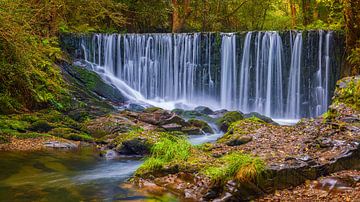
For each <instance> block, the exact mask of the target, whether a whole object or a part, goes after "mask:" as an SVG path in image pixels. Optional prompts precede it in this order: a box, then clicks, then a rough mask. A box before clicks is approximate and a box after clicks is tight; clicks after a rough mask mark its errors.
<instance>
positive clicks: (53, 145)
mask: <svg viewBox="0 0 360 202" xmlns="http://www.w3.org/2000/svg"><path fill="white" fill-rule="evenodd" d="M44 146H45V147H51V148H57V149H74V148H77V145H76V144H74V143H69V142H59V141H51V142H45V143H44Z"/></svg>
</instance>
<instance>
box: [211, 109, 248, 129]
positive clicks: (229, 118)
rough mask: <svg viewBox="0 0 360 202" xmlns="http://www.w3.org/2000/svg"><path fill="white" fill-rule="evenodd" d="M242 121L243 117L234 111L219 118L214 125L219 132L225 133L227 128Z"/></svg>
mask: <svg viewBox="0 0 360 202" xmlns="http://www.w3.org/2000/svg"><path fill="white" fill-rule="evenodd" d="M242 119H244V117H243V115H242V114H241V113H240V112H236V111H232V112H226V113H225V114H224V116H223V117H221V118H219V119H218V120H217V121H216V124H217V125H218V127H219V128H220V129H221V130H223V131H227V129H228V127H229V126H230V125H231V124H232V123H234V122H236V121H239V120H242Z"/></svg>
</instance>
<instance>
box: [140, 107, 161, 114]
mask: <svg viewBox="0 0 360 202" xmlns="http://www.w3.org/2000/svg"><path fill="white" fill-rule="evenodd" d="M160 110H163V109H161V108H160V107H148V108H146V109H144V112H146V113H153V112H156V111H160Z"/></svg>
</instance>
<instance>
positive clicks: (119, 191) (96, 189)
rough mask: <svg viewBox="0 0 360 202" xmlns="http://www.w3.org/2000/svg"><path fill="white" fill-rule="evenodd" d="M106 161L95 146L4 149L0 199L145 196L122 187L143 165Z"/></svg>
mask: <svg viewBox="0 0 360 202" xmlns="http://www.w3.org/2000/svg"><path fill="white" fill-rule="evenodd" d="M140 164H141V161H140V160H136V159H114V160H106V159H103V158H100V157H99V155H98V152H95V151H94V150H93V149H91V148H84V149H81V150H74V151H61V150H54V151H51V150H50V151H41V152H6V153H5V152H1V153H0V165H1V166H0V201H9V202H10V201H11V202H14V201H15V202H16V201H69V202H70V201H114V200H132V199H144V197H142V196H137V195H136V194H133V193H131V190H126V189H123V188H121V187H120V184H121V183H123V182H125V181H126V180H127V179H128V178H129V177H130V176H131V175H132V174H133V172H134V171H135V170H136V169H137V168H138V167H139V166H140Z"/></svg>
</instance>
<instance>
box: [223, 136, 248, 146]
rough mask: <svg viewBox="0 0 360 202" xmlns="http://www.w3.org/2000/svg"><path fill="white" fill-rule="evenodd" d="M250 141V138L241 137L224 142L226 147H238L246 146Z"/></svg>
mask: <svg viewBox="0 0 360 202" xmlns="http://www.w3.org/2000/svg"><path fill="white" fill-rule="evenodd" d="M251 140H252V137H251V136H247V135H243V136H240V137H237V138H233V139H231V140H230V141H228V142H226V144H227V145H228V146H238V145H242V144H246V143H248V142H250V141H251Z"/></svg>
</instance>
